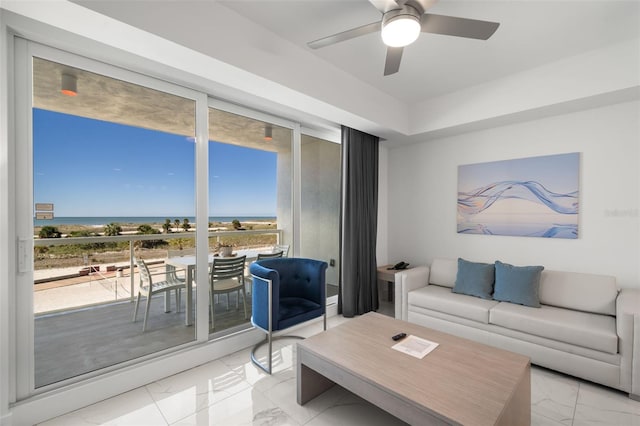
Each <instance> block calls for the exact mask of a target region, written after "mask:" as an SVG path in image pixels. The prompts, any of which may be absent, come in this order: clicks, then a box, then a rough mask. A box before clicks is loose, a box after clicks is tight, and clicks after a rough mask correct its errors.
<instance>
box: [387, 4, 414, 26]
mask: <svg viewBox="0 0 640 426" xmlns="http://www.w3.org/2000/svg"><path fill="white" fill-rule="evenodd" d="M423 14H424V10H422V7H420V6H419V4H410V3H405V4H404V5H403V6H402V7H401V8H399V9H392V10H390V11H388V12H385V14H384V15H383V16H382V28H384V27H386V26H387V25H388V24H389V23H391V22H393V21H395V20H396V19H415V20H416V21H418V23H419V22H420V20H421V19H422V15H423Z"/></svg>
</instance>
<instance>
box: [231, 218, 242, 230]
mask: <svg viewBox="0 0 640 426" xmlns="http://www.w3.org/2000/svg"><path fill="white" fill-rule="evenodd" d="M231 224H232V225H233V229H235V230H238V229H240V228H242V224H241V223H240V221H239V220H238V219H233V221H232V222H231Z"/></svg>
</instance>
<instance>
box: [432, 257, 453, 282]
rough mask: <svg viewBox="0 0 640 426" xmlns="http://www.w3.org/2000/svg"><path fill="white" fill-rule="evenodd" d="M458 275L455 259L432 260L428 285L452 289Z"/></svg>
mask: <svg viewBox="0 0 640 426" xmlns="http://www.w3.org/2000/svg"><path fill="white" fill-rule="evenodd" d="M457 274H458V260H457V259H433V262H431V268H430V272H429V284H436V285H441V286H445V287H450V288H452V287H453V286H454V285H455V283H456V275H457Z"/></svg>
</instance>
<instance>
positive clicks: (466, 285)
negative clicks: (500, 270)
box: [453, 258, 495, 299]
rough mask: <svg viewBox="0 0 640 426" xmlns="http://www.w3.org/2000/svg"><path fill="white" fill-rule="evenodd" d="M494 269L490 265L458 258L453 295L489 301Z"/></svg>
mask: <svg viewBox="0 0 640 426" xmlns="http://www.w3.org/2000/svg"><path fill="white" fill-rule="evenodd" d="M494 271H495V267H494V266H493V264H491V263H476V262H469V261H468V260H464V259H462V258H458V274H457V275H456V283H455V285H454V286H453V292H454V293H461V294H467V295H469V296H476V297H482V298H483V299H491V293H493V281H494V277H495V272H494Z"/></svg>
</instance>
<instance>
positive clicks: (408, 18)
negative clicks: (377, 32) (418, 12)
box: [381, 15, 422, 47]
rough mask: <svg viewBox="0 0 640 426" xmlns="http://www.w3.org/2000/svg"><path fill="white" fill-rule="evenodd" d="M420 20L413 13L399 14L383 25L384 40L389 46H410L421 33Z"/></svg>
mask: <svg viewBox="0 0 640 426" xmlns="http://www.w3.org/2000/svg"><path fill="white" fill-rule="evenodd" d="M421 29H422V28H421V25H420V20H419V19H417V18H416V17H415V16H412V15H399V16H397V17H396V18H395V19H390V20H389V21H387V22H385V23H384V24H383V26H382V31H381V34H382V41H383V42H384V44H386V45H387V46H389V47H404V46H408V45H410V44H411V43H413V42H414V41H416V39H417V38H418V36H419V35H420V31H421Z"/></svg>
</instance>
